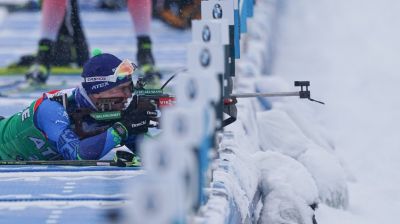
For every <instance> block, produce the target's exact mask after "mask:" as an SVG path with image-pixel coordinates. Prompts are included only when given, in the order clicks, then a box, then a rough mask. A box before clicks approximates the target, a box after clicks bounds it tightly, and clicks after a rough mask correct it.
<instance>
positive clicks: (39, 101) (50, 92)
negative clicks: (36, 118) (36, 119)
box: [33, 90, 60, 111]
mask: <svg viewBox="0 0 400 224" xmlns="http://www.w3.org/2000/svg"><path fill="white" fill-rule="evenodd" d="M59 91H60V90H51V91H49V92H47V93H43V95H42V97H40V98H39V99H37V100H36V102H35V105H34V106H33V111H36V109H37V108H38V107H39V105H40V104H41V103H42V102H43V100H44V99H47V95H46V94H55V93H57V92H59Z"/></svg>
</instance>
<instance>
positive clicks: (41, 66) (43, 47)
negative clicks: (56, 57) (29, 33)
mask: <svg viewBox="0 0 400 224" xmlns="http://www.w3.org/2000/svg"><path fill="white" fill-rule="evenodd" d="M53 46H54V42H53V41H51V40H48V39H41V40H40V41H39V50H38V54H37V57H36V59H35V62H34V63H33V64H32V65H31V67H30V68H29V71H28V73H27V74H26V75H25V78H26V80H27V81H28V82H29V83H30V84H31V85H42V84H45V83H46V81H47V79H48V78H49V75H50V66H51V60H52V55H53Z"/></svg>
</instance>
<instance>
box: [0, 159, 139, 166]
mask: <svg viewBox="0 0 400 224" xmlns="http://www.w3.org/2000/svg"><path fill="white" fill-rule="evenodd" d="M0 165H13V166H32V165H33V166H118V167H140V164H133V163H132V162H124V161H121V160H118V161H117V162H116V161H114V160H55V161H46V160H32V161H13V160H0Z"/></svg>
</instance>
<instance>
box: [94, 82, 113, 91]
mask: <svg viewBox="0 0 400 224" xmlns="http://www.w3.org/2000/svg"><path fill="white" fill-rule="evenodd" d="M108 85H110V84H109V83H108V82H103V83H100V84H97V85H94V86H92V90H96V89H100V88H104V87H106V86H108Z"/></svg>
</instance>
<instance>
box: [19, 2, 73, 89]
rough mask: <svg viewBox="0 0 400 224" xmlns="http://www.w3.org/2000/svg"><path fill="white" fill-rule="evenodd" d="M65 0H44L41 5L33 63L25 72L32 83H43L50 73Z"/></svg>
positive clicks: (64, 9) (65, 5)
mask: <svg viewBox="0 0 400 224" xmlns="http://www.w3.org/2000/svg"><path fill="white" fill-rule="evenodd" d="M66 7H67V0H44V1H43V5H42V21H41V31H40V32H41V35H40V37H41V38H40V40H39V47H38V51H37V56H36V60H35V63H34V64H33V65H32V66H31V68H30V70H29V71H28V73H27V74H26V78H27V80H28V81H29V82H31V83H33V84H38V83H39V84H40V83H45V82H46V80H47V79H48V76H49V74H50V66H51V60H52V57H53V54H52V53H53V52H52V51H53V47H54V42H55V40H56V38H57V33H58V30H59V29H60V27H61V25H62V23H63V20H64V15H65V12H66Z"/></svg>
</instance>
